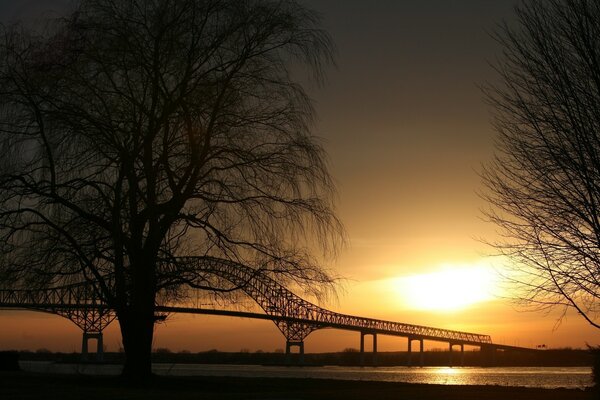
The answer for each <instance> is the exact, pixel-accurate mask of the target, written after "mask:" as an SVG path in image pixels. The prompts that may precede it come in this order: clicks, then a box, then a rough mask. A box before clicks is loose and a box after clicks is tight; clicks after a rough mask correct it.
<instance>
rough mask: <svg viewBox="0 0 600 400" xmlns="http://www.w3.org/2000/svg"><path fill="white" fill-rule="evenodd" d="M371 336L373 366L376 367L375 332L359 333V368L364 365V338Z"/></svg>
mask: <svg viewBox="0 0 600 400" xmlns="http://www.w3.org/2000/svg"><path fill="white" fill-rule="evenodd" d="M367 335H373V358H372V362H373V366H374V367H376V366H377V334H376V333H375V332H361V333H360V366H361V367H364V365H365V336H367Z"/></svg>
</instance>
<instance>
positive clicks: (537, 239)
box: [483, 0, 600, 328]
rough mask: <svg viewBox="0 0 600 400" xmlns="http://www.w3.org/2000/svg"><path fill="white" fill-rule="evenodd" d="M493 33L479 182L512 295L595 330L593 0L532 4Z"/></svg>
mask: <svg viewBox="0 0 600 400" xmlns="http://www.w3.org/2000/svg"><path fill="white" fill-rule="evenodd" d="M516 12H517V26H514V27H511V26H509V25H507V24H504V25H503V26H502V27H501V29H500V31H499V34H498V36H497V37H498V40H499V42H500V44H501V45H502V46H503V58H502V59H501V60H500V61H499V62H498V63H497V65H496V68H497V71H498V73H499V76H500V78H501V79H500V81H501V83H499V84H497V85H490V86H488V87H487V88H486V89H485V91H486V93H487V97H488V99H489V101H490V103H491V104H492V106H493V108H494V109H495V112H496V115H495V128H496V130H497V132H498V140H497V146H496V147H497V153H496V158H495V161H494V162H493V163H492V164H491V165H489V166H488V167H487V168H486V169H485V171H484V173H483V178H484V182H485V184H486V187H487V189H488V190H487V194H485V195H484V196H485V197H486V198H487V199H488V200H489V202H490V204H491V205H492V207H491V208H490V211H489V212H488V213H487V215H488V216H489V217H490V219H491V220H492V221H493V222H495V223H496V224H497V226H498V227H499V228H501V233H502V236H503V238H504V239H500V240H499V241H498V242H496V243H494V245H495V246H496V248H497V249H498V250H499V252H500V254H502V255H504V256H507V259H508V260H509V262H510V265H512V267H509V272H508V274H507V277H508V278H509V281H510V282H511V283H514V284H515V285H516V286H515V288H516V291H515V293H516V294H515V297H516V298H517V299H518V300H521V301H524V302H525V303H527V304H529V305H533V306H534V308H539V309H545V310H549V309H553V308H557V307H558V308H560V309H561V310H562V311H563V314H562V315H564V312H566V310H568V309H575V310H576V311H577V312H578V313H579V314H580V315H581V316H582V317H583V318H585V319H586V320H587V322H589V323H590V324H591V325H592V326H594V327H596V328H600V319H599V317H600V315H599V313H600V3H598V2H596V1H588V0H569V1H559V0H550V1H548V0H545V1H538V0H532V1H528V2H525V3H523V4H522V5H521V6H519V7H518V8H517V9H516Z"/></svg>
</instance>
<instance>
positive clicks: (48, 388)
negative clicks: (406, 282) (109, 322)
mask: <svg viewBox="0 0 600 400" xmlns="http://www.w3.org/2000/svg"><path fill="white" fill-rule="evenodd" d="M48 394H52V396H53V397H55V398H60V399H61V400H71V399H73V400H75V399H81V398H85V399H87V400H96V399H98V400H100V399H102V400H106V399H110V398H120V399H142V398H143V399H148V400H154V399H157V400H158V399H161V400H164V399H165V398H177V399H178V400H188V399H190V400H191V399H198V398H202V399H208V400H213V399H214V400H230V399H240V398H243V399H279V400H283V399H290V400H291V399H294V400H297V399H315V400H319V399H323V400H342V399H343V400H348V399H378V400H379V399H382V400H383V399H395V400H402V399H420V400H429V399H436V400H438V399H447V400H459V399H460V400H475V399H486V400H505V399H510V400H538V399H539V400H542V399H543V400H554V399H570V400H587V399H590V400H591V399H597V398H598V397H597V394H598V393H597V392H594V391H593V390H591V389H589V388H588V389H585V390H582V389H564V388H559V389H542V388H529V387H510V386H491V385H490V386H488V385H437V384H421V383H397V382H375V381H343V380H334V379H314V378H240V377H206V376H193V377H190V376H178V377H174V376H168V377H166V376H155V377H154V378H153V379H152V380H151V381H150V382H148V383H147V384H145V385H143V386H140V387H133V386H130V385H127V384H126V382H124V381H123V380H122V379H121V378H119V377H94V376H77V375H75V376H73V375H62V374H60V375H58V374H41V373H32V372H25V371H14V372H0V398H3V399H11V400H12V399H14V400H21V399H23V400H24V399H32V398H44V397H48Z"/></svg>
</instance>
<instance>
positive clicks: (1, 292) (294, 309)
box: [0, 257, 532, 365]
mask: <svg viewBox="0 0 600 400" xmlns="http://www.w3.org/2000/svg"><path fill="white" fill-rule="evenodd" d="M179 265H185V266H186V267H185V271H183V270H178V271H171V272H177V273H180V274H181V273H183V274H202V276H203V277H205V276H207V275H210V276H213V277H215V278H217V279H220V280H224V281H226V282H228V284H230V285H232V287H234V288H239V289H240V290H242V291H243V292H244V293H245V294H246V295H247V296H249V297H250V298H251V299H253V300H254V301H255V302H256V303H257V304H258V306H260V308H261V309H262V310H263V311H264V314H263V313H254V312H242V311H231V310H218V309H212V308H210V309H209V308H202V307H190V306H185V305H182V306H179V305H173V304H157V306H156V312H158V313H188V314H212V315H225V316H232V317H244V318H253V319H267V320H271V321H273V322H274V323H275V325H276V326H277V328H279V330H280V331H281V333H282V334H283V335H284V337H285V339H286V354H287V355H288V356H289V354H291V350H292V348H293V347H298V348H299V354H300V359H302V355H303V354H304V340H305V339H306V337H307V336H308V335H309V334H310V333H311V332H313V331H315V330H318V329H325V328H334V329H342V330H350V331H357V332H360V352H361V360H363V362H364V353H365V346H364V341H365V337H366V336H372V340H373V346H372V349H373V350H372V351H373V363H374V364H375V363H376V361H375V359H376V354H377V335H391V336H399V337H405V338H407V339H408V354H409V358H408V360H409V361H408V363H409V365H410V355H411V351H412V343H413V342H414V341H417V342H419V345H420V346H419V351H420V364H421V365H422V364H423V351H424V348H423V342H424V341H425V340H430V341H436V342H445V343H448V346H449V347H448V348H449V351H450V357H452V350H453V348H454V347H455V346H459V347H460V351H461V356H462V357H464V346H465V345H469V346H478V347H480V349H481V351H482V353H483V352H487V353H494V352H495V351H496V350H532V349H524V348H518V347H514V346H505V345H500V344H495V343H493V342H492V339H491V337H490V336H489V335H482V334H477V333H469V332H461V331H455V330H448V329H440V328H434V327H429V326H422V325H413V324H406V323H402V322H393V321H385V320H379V319H373V318H365V317H359V316H354V315H348V314H342V313H337V312H333V311H330V310H327V309H325V308H322V307H319V306H317V305H315V304H313V303H311V302H309V301H306V300H304V299H303V298H301V297H300V296H298V295H296V294H294V293H293V292H292V291H290V290H288V289H287V288H286V287H284V286H283V285H281V284H279V283H278V282H277V281H275V280H274V279H272V278H271V277H270V276H269V275H268V274H267V273H266V272H264V271H261V270H255V269H253V268H249V267H246V266H243V265H240V264H238V263H234V262H231V261H224V260H221V259H216V258H210V257H188V258H182V259H179V260H178V263H177V265H167V266H166V267H165V268H167V269H168V268H171V269H175V268H180V267H178V266H179ZM193 278H194V277H193V276H192V277H191V279H192V280H193ZM0 308H13V309H30V310H38V311H43V312H49V313H54V314H57V315H60V316H63V317H65V318H68V319H70V320H71V321H72V322H74V323H75V324H76V325H77V326H78V327H79V328H81V330H82V331H83V341H82V356H83V357H84V358H85V357H86V356H87V353H88V341H89V340H90V339H95V340H97V352H96V356H97V358H98V359H100V360H101V358H102V347H103V343H102V331H103V330H104V328H106V326H108V325H109V324H110V323H111V322H112V321H113V320H114V319H115V317H116V315H115V312H114V310H113V309H112V308H111V307H110V306H109V305H107V304H106V303H105V302H103V301H102V300H101V299H100V296H98V292H97V290H95V288H94V287H93V285H92V284H91V283H82V284H73V285H66V286H61V287H53V288H48V289H43V290H33V289H28V290H15V289H0ZM462 357H461V358H462Z"/></svg>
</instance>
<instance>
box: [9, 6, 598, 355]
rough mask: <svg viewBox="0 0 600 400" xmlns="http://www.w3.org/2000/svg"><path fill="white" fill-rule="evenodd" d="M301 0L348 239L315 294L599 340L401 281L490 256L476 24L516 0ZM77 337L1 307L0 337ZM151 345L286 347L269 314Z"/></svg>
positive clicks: (484, 48) (175, 321) (196, 326)
mask: <svg viewBox="0 0 600 400" xmlns="http://www.w3.org/2000/svg"><path fill="white" fill-rule="evenodd" d="M66 2H67V1H66V0H62V1H61V0H55V1H53V2H46V3H44V2H43V0H37V1H33V0H30V1H28V2H19V4H20V5H23V4H26V5H27V7H25V6H22V7H21V8H19V7H16V6H15V5H14V4H15V2H14V1H12V0H0V15H2V16H4V19H7V18H11V17H12V16H14V15H22V14H23V13H27V10H33V9H43V7H42V6H39V5H40V4H48V7H50V5H49V4H54V5H55V6H56V7H59V8H60V5H61V4H65V3H66ZM303 3H305V4H308V5H309V6H311V7H313V8H316V9H317V10H319V11H320V12H322V14H323V17H324V24H325V27H326V29H328V31H329V32H330V33H331V34H332V35H333V38H334V40H335V42H336V44H337V46H338V50H339V58H338V64H339V68H338V70H331V71H330V74H329V81H328V84H327V85H326V87H325V88H323V89H318V88H311V89H310V90H311V93H312V95H313V97H314V99H315V101H316V104H315V105H316V109H317V111H318V115H319V119H318V123H317V126H316V128H315V134H316V135H318V136H320V137H321V138H323V140H324V143H325V147H326V149H327V151H328V153H329V156H330V164H331V172H332V174H333V176H334V178H335V179H336V181H337V183H338V188H339V202H338V210H339V215H340V217H341V219H342V221H343V222H344V224H345V226H346V229H347V233H348V236H349V246H348V248H347V249H345V250H344V251H343V253H342V254H341V255H340V257H339V258H338V260H337V261H336V262H335V263H334V264H332V265H328V266H327V267H328V268H331V269H333V270H334V271H336V273H337V274H339V275H342V276H344V277H346V280H345V281H344V282H343V284H342V285H341V287H340V290H339V293H338V299H337V300H336V301H331V302H329V303H327V304H322V305H323V306H325V307H327V308H331V309H333V310H336V311H340V312H343V313H346V314H355V315H361V316H367V317H373V318H382V319H389V320H394V321H400V322H406V323H413V324H423V325H431V326H436V327H440V328H449V329H460V330H467V331H474V332H477V333H484V334H490V335H491V336H492V338H493V339H494V341H497V342H500V343H505V344H511V345H519V346H535V345H537V344H542V343H543V344H546V345H548V346H551V347H560V346H571V347H584V346H585V344H586V343H589V344H598V343H599V342H600V332H598V330H595V329H592V328H591V327H589V326H588V325H587V324H586V323H585V322H583V321H582V319H581V318H579V317H577V316H574V315H573V316H568V317H567V318H566V319H565V320H564V321H563V323H562V324H561V325H560V326H559V327H558V328H557V329H554V328H555V322H556V315H542V314H537V313H530V312H525V311H524V310H523V309H515V308H514V307H513V305H511V304H510V303H509V302H508V301H505V300H502V299H498V298H495V299H491V300H490V299H486V300H485V301H482V302H479V303H475V304H473V305H471V306H469V307H466V308H463V309H460V310H447V311H438V312H436V311H426V310H419V309H415V305H414V304H411V302H410V301H409V300H410V299H407V298H406V294H407V292H408V290H404V289H403V286H402V284H400V283H399V282H402V279H404V278H405V277H408V276H414V275H419V274H428V273H435V272H437V271H440V270H442V269H444V268H445V269H446V270H447V269H452V268H458V269H460V268H467V269H469V268H476V269H477V268H480V266H481V265H483V264H486V263H487V262H488V261H486V259H485V257H486V255H487V254H488V253H489V252H490V251H491V250H490V249H489V248H487V247H486V246H485V245H483V244H482V243H481V242H480V241H479V240H478V238H486V239H489V238H493V235H494V234H495V229H494V227H493V226H490V225H489V224H487V223H485V222H483V221H482V220H481V213H480V209H481V208H482V207H485V204H484V203H483V202H482V200H481V199H479V197H478V196H477V191H478V190H480V189H481V184H480V179H479V177H478V176H477V170H478V169H479V168H480V165H481V164H482V163H485V162H486V161H487V160H489V158H490V156H491V154H492V151H493V148H492V141H493V136H494V133H493V131H492V129H491V127H490V123H489V112H488V110H487V109H486V106H485V105H484V104H483V101H482V96H481V93H480V91H479V89H478V88H477V84H480V83H483V82H485V81H490V80H493V79H494V73H493V71H492V69H491V67H489V65H488V64H487V62H488V61H493V60H494V58H495V57H496V56H497V55H498V47H497V45H496V43H495V42H494V41H493V40H492V39H491V38H490V37H489V35H488V34H487V33H486V31H491V30H493V27H494V23H495V22H498V21H500V20H502V19H507V20H509V21H510V19H511V15H512V4H513V3H514V1H508V0H507V1H499V0H498V1H493V2H492V1H479V0H472V1H445V0H438V1H434V0H428V1H418V2H417V1H413V2H399V1H376V2H375V1H358V0H357V1H353V0H344V1H342V0H339V1H321V0H313V1H304V2H303ZM36 5H37V8H36ZM482 260H483V261H482ZM430 276H435V275H430ZM465 279H467V278H465ZM411 282H415V281H411ZM455 284H456V285H458V283H455ZM478 285H479V283H478V282H472V283H471V284H470V285H464V287H462V286H461V290H460V291H461V292H465V291H468V290H469V287H471V288H473V290H476V289H477V286H478ZM427 290H431V288H429V289H428V288H427V286H425V287H424V288H423V291H427ZM438 291H439V289H438ZM491 291H493V292H495V293H494V294H498V293H499V291H498V290H495V289H493V288H492V290H491ZM434 295H435V293H432V296H434ZM454 295H455V294H453V293H452V292H450V293H448V294H447V296H449V297H450V296H454ZM105 343H106V345H107V347H108V350H111V351H114V350H117V349H118V348H119V346H120V345H119V343H120V342H119V335H118V328H117V324H116V323H114V324H113V325H111V326H110V327H109V328H108V329H107V331H106V339H105ZM379 343H380V344H379V348H380V350H384V351H385V350H401V349H405V348H406V339H401V338H384V337H380V339H379ZM358 345H359V335H358V333H354V332H342V331H333V330H322V331H317V332H314V333H312V334H311V335H310V336H309V337H308V339H307V341H306V351H308V352H313V351H339V350H342V349H344V348H346V347H354V348H357V347H358ZM80 346H81V336H80V331H79V330H78V328H77V327H76V326H75V325H73V324H72V323H70V322H69V321H68V320H66V319H63V318H60V317H57V316H52V315H48V314H42V313H34V312H15V311H1V312H0V349H7V348H17V349H27V348H29V349H38V348H49V349H51V350H61V351H79V349H80ZM155 347H169V348H171V349H173V350H175V351H179V350H183V349H187V350H191V351H201V350H209V349H213V348H216V349H219V350H229V351H237V350H240V349H242V348H247V349H249V350H251V351H254V350H257V349H262V350H267V351H268V350H275V349H280V348H284V347H285V341H284V338H283V336H282V335H281V334H280V333H279V331H278V330H277V328H276V327H275V326H274V325H273V324H272V323H271V322H269V321H252V320H242V319H231V318H225V317H205V316H184V315H180V316H174V317H173V318H172V319H171V320H169V321H167V322H166V323H165V324H163V325H160V326H159V327H158V328H157V334H156V340H155ZM428 347H430V348H431V347H443V348H445V347H446V344H443V343H433V342H431V343H429V344H428Z"/></svg>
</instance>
